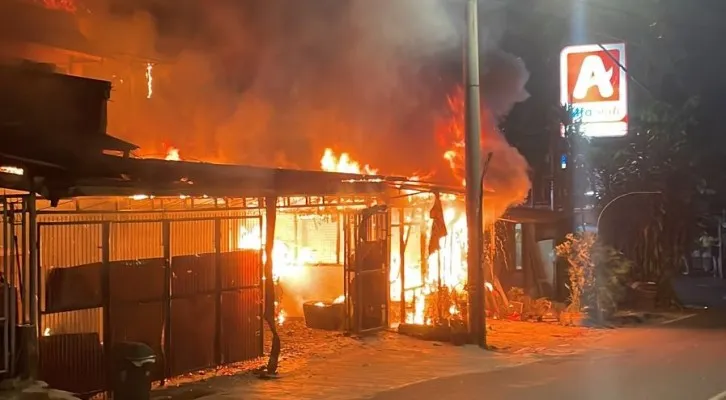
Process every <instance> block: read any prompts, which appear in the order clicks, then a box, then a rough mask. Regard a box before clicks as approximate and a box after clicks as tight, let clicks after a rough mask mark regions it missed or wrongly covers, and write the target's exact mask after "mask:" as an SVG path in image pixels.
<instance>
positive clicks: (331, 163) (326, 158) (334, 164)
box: [320, 148, 378, 175]
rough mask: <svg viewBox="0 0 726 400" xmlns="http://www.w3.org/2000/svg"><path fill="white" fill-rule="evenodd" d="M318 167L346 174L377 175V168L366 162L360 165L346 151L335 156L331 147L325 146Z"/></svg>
mask: <svg viewBox="0 0 726 400" xmlns="http://www.w3.org/2000/svg"><path fill="white" fill-rule="evenodd" d="M320 169H322V170H323V171H328V172H342V173H347V174H362V175H377V174H378V170H377V169H373V168H371V167H370V166H369V165H368V164H366V165H363V166H361V165H360V164H358V163H357V162H356V161H353V160H352V159H351V157H350V155H349V154H348V153H340V156H336V155H335V152H333V149H330V148H327V149H325V152H324V153H323V157H322V158H321V159H320Z"/></svg>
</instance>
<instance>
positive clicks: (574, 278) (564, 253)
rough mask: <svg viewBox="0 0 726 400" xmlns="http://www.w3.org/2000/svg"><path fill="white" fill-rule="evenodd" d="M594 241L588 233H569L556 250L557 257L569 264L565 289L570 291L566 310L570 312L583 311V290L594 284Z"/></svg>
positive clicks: (593, 236)
mask: <svg viewBox="0 0 726 400" xmlns="http://www.w3.org/2000/svg"><path fill="white" fill-rule="evenodd" d="M595 239H596V237H595V235H593V234H592V233H589V232H585V233H577V234H572V233H570V234H568V235H567V237H566V240H565V241H564V242H563V243H562V244H560V245H559V246H557V248H556V252H557V255H558V256H559V257H562V258H563V259H565V260H567V263H568V264H569V267H568V269H567V273H568V278H569V282H568V285H567V288H568V289H569V290H570V297H569V301H570V305H569V306H568V310H569V311H571V312H579V311H582V310H583V308H584V305H585V304H584V297H585V290H586V288H588V287H589V286H592V284H593V283H594V271H595V267H594V265H593V262H592V257H591V251H592V246H593V245H594V244H595Z"/></svg>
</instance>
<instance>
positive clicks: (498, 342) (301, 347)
mask: <svg viewBox="0 0 726 400" xmlns="http://www.w3.org/2000/svg"><path fill="white" fill-rule="evenodd" d="M487 332H488V334H487V343H488V345H489V346H490V348H491V350H494V351H497V352H504V353H515V354H548V353H550V354H551V353H554V354H557V353H560V352H569V351H572V348H573V347H577V346H578V343H580V342H581V341H582V340H583V339H585V338H587V339H592V338H594V337H598V336H602V335H604V334H606V332H605V331H602V330H594V329H589V328H582V327H564V326H560V325H556V324H547V323H530V322H516V321H501V320H489V321H487ZM279 334H280V338H281V341H282V352H281V358H280V370H279V371H280V373H281V374H285V373H290V372H292V371H295V370H297V369H300V368H303V367H305V365H306V364H307V362H308V360H310V359H311V358H317V359H320V358H333V357H335V356H336V354H341V353H343V352H345V351H349V350H355V349H358V348H362V347H365V346H371V343H373V345H374V346H375V343H380V341H385V343H386V344H385V347H387V348H390V346H393V347H399V346H400V347H404V348H405V347H407V346H416V345H423V342H421V341H420V340H417V339H413V338H410V337H405V336H402V335H399V334H397V333H395V332H387V331H386V332H379V333H378V334H377V337H376V338H375V340H373V342H372V341H371V340H370V339H366V340H361V338H357V337H350V336H346V335H344V334H343V333H341V332H329V331H321V330H313V329H308V328H306V327H305V324H304V322H303V321H299V320H290V321H286V323H285V324H284V325H283V326H281V327H279ZM265 337H266V339H267V340H266V346H265V347H266V348H265V354H266V355H267V354H269V348H270V343H271V340H270V338H271V335H270V334H269V332H266V334H265ZM442 345H444V346H445V345H446V344H442ZM266 360H267V359H266V357H265V358H261V359H256V360H251V361H247V362H243V363H237V364H232V365H227V366H224V367H220V368H216V369H211V370H205V371H199V372H196V373H191V374H187V375H183V376H180V377H176V378H173V379H171V380H168V381H167V382H166V384H165V387H157V391H156V393H155V398H171V397H174V398H176V396H175V395H174V394H173V392H176V391H178V390H179V389H182V390H183V389H184V387H187V386H194V383H195V382H201V381H208V380H210V379H214V381H215V382H217V381H220V379H223V377H226V376H227V377H231V376H240V375H245V374H249V373H251V371H253V370H254V369H255V368H258V367H260V366H262V365H264V364H265V363H266ZM167 393H168V394H169V396H165V394H167Z"/></svg>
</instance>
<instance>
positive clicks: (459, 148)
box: [438, 88, 466, 186]
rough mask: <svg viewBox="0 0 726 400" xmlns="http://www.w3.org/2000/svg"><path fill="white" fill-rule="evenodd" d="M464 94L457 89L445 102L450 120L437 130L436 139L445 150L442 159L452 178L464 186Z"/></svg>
mask: <svg viewBox="0 0 726 400" xmlns="http://www.w3.org/2000/svg"><path fill="white" fill-rule="evenodd" d="M463 96H464V93H463V91H462V90H461V88H459V89H458V90H457V91H456V92H455V93H454V94H453V95H451V96H449V97H448V98H447V99H446V101H447V103H448V106H449V113H450V118H448V119H447V120H445V121H444V122H443V123H442V124H441V126H440V127H439V129H438V137H439V141H440V142H441V144H442V145H443V146H444V147H445V148H446V150H445V151H444V159H445V160H446V161H448V163H449V167H450V168H451V172H452V174H453V175H454V178H456V180H457V181H458V182H460V183H461V185H462V186H466V179H464V176H465V175H464V101H463Z"/></svg>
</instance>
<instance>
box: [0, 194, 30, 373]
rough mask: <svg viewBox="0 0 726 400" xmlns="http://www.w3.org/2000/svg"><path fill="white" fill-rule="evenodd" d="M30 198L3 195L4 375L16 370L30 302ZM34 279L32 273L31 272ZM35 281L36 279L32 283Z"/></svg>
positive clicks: (0, 330)
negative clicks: (19, 329)
mask: <svg viewBox="0 0 726 400" xmlns="http://www.w3.org/2000/svg"><path fill="white" fill-rule="evenodd" d="M27 205H28V201H27V199H26V197H24V196H2V197H1V198H0V208H1V209H2V233H1V234H0V236H2V274H1V275H0V291H1V292H0V303H2V304H1V305H0V313H2V314H0V338H1V342H2V344H1V345H0V346H2V347H1V350H2V353H1V354H2V356H1V358H2V360H0V375H2V376H5V377H7V376H13V374H14V372H15V368H14V367H15V361H16V360H15V354H16V348H15V343H17V340H16V338H15V325H16V324H17V323H19V322H21V321H22V322H23V323H26V322H27V318H28V315H27V314H26V313H27V312H28V308H27V305H26V304H25V302H24V301H23V300H24V299H23V298H22V297H21V296H23V295H24V290H25V289H26V288H27V284H28V283H29V282H28V279H26V278H27V277H28V267H27V266H28V261H29V260H28V232H29V230H30V229H31V226H30V224H29V221H28V218H27V216H28V213H27V211H28V209H27ZM31 279H32V276H31ZM31 285H32V283H31Z"/></svg>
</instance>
